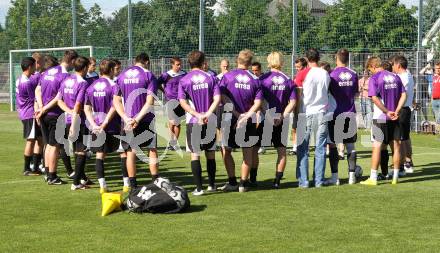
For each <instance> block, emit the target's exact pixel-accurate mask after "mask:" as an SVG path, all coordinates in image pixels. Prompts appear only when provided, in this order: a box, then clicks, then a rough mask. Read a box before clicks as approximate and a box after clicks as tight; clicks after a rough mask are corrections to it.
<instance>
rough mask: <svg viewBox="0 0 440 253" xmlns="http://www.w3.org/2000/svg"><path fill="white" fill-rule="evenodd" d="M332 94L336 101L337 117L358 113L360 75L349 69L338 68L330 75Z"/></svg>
mask: <svg viewBox="0 0 440 253" xmlns="http://www.w3.org/2000/svg"><path fill="white" fill-rule="evenodd" d="M329 90H330V93H331V95H332V96H333V98H334V99H335V101H336V109H335V112H334V113H335V116H337V115H339V114H341V113H344V112H353V113H355V112H356V108H355V96H356V94H357V93H358V90H359V86H358V75H357V74H356V72H355V71H353V70H351V69H349V68H347V67H337V68H335V69H334V70H333V71H332V72H331V73H330V88H329Z"/></svg>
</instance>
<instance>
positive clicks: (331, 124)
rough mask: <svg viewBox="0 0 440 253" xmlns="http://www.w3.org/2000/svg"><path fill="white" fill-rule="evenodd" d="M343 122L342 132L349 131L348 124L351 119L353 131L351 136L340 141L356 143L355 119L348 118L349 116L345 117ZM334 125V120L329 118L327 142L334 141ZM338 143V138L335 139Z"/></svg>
mask: <svg viewBox="0 0 440 253" xmlns="http://www.w3.org/2000/svg"><path fill="white" fill-rule="evenodd" d="M344 120H345V122H344V130H343V132H342V133H344V134H347V133H348V131H349V126H350V121H351V120H353V123H351V124H354V129H355V131H356V132H355V133H354V135H353V136H352V137H349V138H344V139H343V140H342V143H344V144H347V143H356V141H357V125H356V119H355V118H350V117H346V118H345V119H344ZM335 125H336V120H331V121H329V122H328V135H329V137H330V138H329V143H336V141H335ZM337 141H338V143H340V140H337Z"/></svg>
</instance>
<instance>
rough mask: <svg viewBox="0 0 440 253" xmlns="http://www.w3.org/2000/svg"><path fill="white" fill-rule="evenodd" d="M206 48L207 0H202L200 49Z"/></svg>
mask: <svg viewBox="0 0 440 253" xmlns="http://www.w3.org/2000/svg"><path fill="white" fill-rule="evenodd" d="M204 50H205V0H200V10H199V51H204Z"/></svg>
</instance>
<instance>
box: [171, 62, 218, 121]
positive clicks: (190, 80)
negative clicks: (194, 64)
mask: <svg viewBox="0 0 440 253" xmlns="http://www.w3.org/2000/svg"><path fill="white" fill-rule="evenodd" d="M216 95H220V90H219V88H218V84H217V82H216V79H215V77H214V76H212V75H210V74H209V73H207V72H204V71H202V70H193V71H191V72H189V73H188V74H187V75H186V76H185V77H183V78H182V79H181V80H180V82H179V95H178V97H179V98H181V99H184V98H188V99H189V100H190V101H191V103H192V106H193V107H194V109H195V110H196V111H197V112H199V113H204V112H207V111H208V110H209V107H210V106H211V104H212V102H213V101H214V96H216ZM190 123H197V119H196V118H194V117H192V118H191V120H190Z"/></svg>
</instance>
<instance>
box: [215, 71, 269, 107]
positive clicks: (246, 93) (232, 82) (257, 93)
mask: <svg viewBox="0 0 440 253" xmlns="http://www.w3.org/2000/svg"><path fill="white" fill-rule="evenodd" d="M219 86H220V90H221V92H222V94H223V95H225V96H227V97H228V98H229V99H230V100H231V102H232V103H233V105H234V108H235V110H236V111H238V112H239V113H245V112H247V111H249V109H250V108H251V107H252V105H253V104H254V100H255V99H262V98H263V94H262V91H261V86H260V81H259V79H258V77H256V76H255V75H254V74H252V73H251V72H250V71H249V70H244V69H234V70H232V71H229V72H228V73H226V74H224V75H223V78H222V80H221V81H220V84H219Z"/></svg>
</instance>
